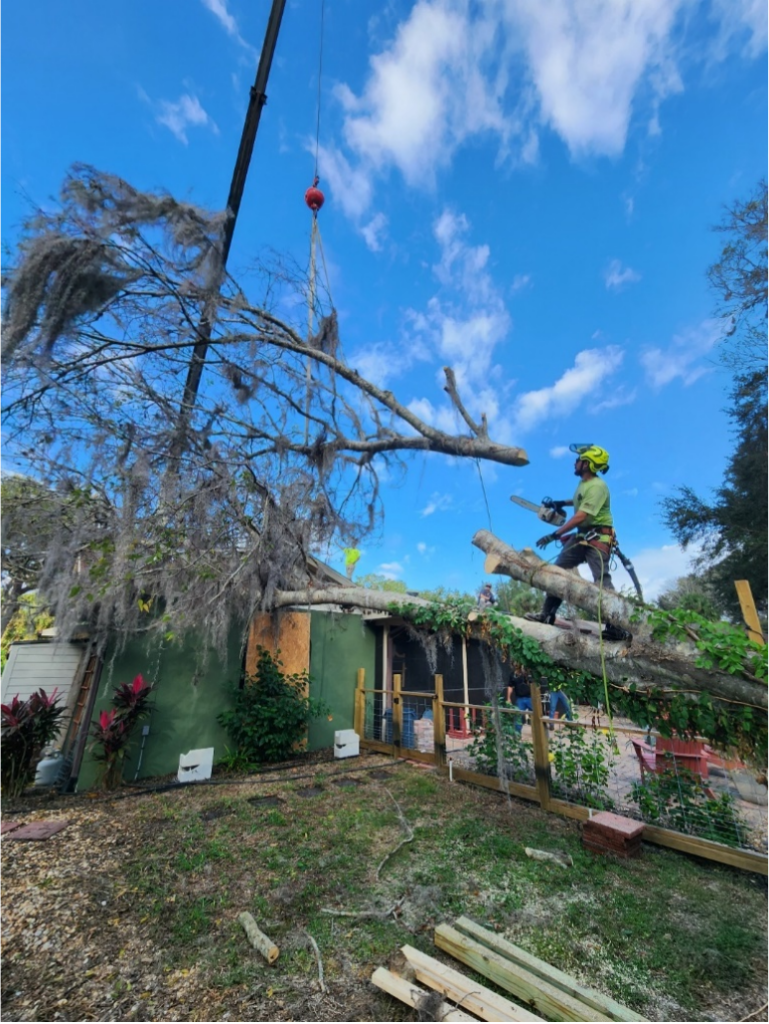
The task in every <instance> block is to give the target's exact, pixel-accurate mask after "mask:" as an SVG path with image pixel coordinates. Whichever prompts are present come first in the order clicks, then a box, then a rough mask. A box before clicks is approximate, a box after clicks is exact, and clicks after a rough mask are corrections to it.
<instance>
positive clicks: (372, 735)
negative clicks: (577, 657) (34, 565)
mask: <svg viewBox="0 0 769 1024" xmlns="http://www.w3.org/2000/svg"><path fill="white" fill-rule="evenodd" d="M433 678H434V689H433V691H432V692H428V693H425V692H424V691H419V692H418V691H409V690H404V689H402V678H401V676H400V675H394V676H393V686H392V690H372V689H367V688H366V679H365V672H364V670H363V669H359V670H358V681H357V688H356V693H355V718H354V728H355V731H356V732H357V733H358V735H359V736H360V738H361V740H360V745H361V749H365V750H373V751H377V752H379V753H383V754H390V755H392V756H394V757H407V758H409V759H410V760H414V761H422V762H427V763H430V764H434V765H435V767H436V768H437V769H438V770H439V771H441V772H443V773H445V774H450V775H451V777H452V778H453V779H454V780H455V781H457V782H465V783H470V784H472V785H475V786H482V787H484V788H486V789H492V790H495V791H498V792H501V793H509V794H510V795H511V796H515V797H518V798H521V799H523V800H530V801H532V802H534V803H537V804H539V805H540V807H541V808H542V809H543V810H545V811H548V812H551V813H554V814H560V815H562V816H564V817H568V818H575V819H577V820H579V821H585V820H587V819H588V818H589V817H590V816H591V815H592V814H593V813H595V812H594V811H593V810H591V808H589V807H586V806H582V805H581V804H578V803H571V802H569V801H567V800H562V799H558V798H557V797H556V796H554V795H553V792H552V779H551V766H550V750H549V743H548V730H547V728H546V725H545V720H544V718H543V715H542V701H541V697H540V692H539V687H537V686H532V687H531V697H532V712H531V734H532V743H533V760H534V784H533V785H530V784H524V783H521V782H513V781H508V780H507V779H502V778H499V777H498V776H496V775H486V774H483V773H482V772H477V771H473V770H471V769H469V768H466V767H461V766H458V765H456V764H454V763H453V761H452V759H451V756H450V754H449V753H448V752H447V745H446V737H447V729H446V723H447V721H449V722H450V723H451V722H454V723H456V721H457V719H459V721H460V722H461V723H462V725H463V727H464V726H465V724H466V723H468V722H469V721H470V720H471V717H472V714H473V713H474V712H475V713H476V714H478V715H480V716H484V715H488V714H489V713H490V709H489V708H488V707H479V706H477V705H475V706H473V705H470V704H467V705H465V704H462V703H456V702H450V701H446V700H444V692H443V676H442V675H436V676H434V677H433ZM407 699H408V703H407ZM415 703H416V704H417V706H419V704H421V705H422V707H423V709H424V710H423V714H422V716H421V717H420V718H419V719H418V721H419V722H420V723H421V724H420V726H419V737H418V736H417V730H416V722H415V720H414V718H413V717H412V716H413V705H414V704H415ZM409 705H411V710H410V708H409ZM427 712H429V716H428V714H427ZM508 713H509V712H508ZM483 720H484V719H483V718H481V719H480V721H481V722H482V721H483ZM430 721H431V722H432V728H430V726H429V725H427V723H429V722H430ZM566 724H567V725H568V724H569V723H566ZM425 728H428V729H430V742H429V744H426V743H421V742H420V741H421V740H423V739H424V729H425ZM634 731H635V730H634ZM637 731H638V732H639V733H642V730H637ZM420 745H422V746H424V747H429V748H430V749H419V746H420ZM643 838H644V840H645V841H646V842H650V843H655V844H656V845H658V846H664V847H668V848H669V849H673V850H679V851H680V852H683V853H688V854H693V855H694V856H697V857H704V858H706V859H708V860H714V861H718V862H719V863H721V864H728V865H731V866H733V867H737V868H741V869H743V870H746V871H753V872H756V873H758V874H763V875H766V874H767V873H768V871H767V867H768V863H767V857H766V856H765V855H763V854H761V853H757V852H754V851H752V850H745V849H735V848H733V847H731V846H726V845H724V844H722V843H718V842H713V841H712V840H709V839H702V838H699V837H697V836H692V835H687V834H685V833H683V832H677V831H674V830H672V829H668V828H661V827H659V826H656V825H650V824H644V833H643Z"/></svg>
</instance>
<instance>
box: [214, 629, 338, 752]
mask: <svg viewBox="0 0 769 1024" xmlns="http://www.w3.org/2000/svg"><path fill="white" fill-rule="evenodd" d="M258 652H259V653H258V659H257V664H256V673H255V674H254V675H253V676H249V677H248V678H247V679H246V681H245V685H244V686H242V687H241V688H240V689H238V690H237V691H236V692H235V701H234V707H232V708H231V709H228V710H227V711H222V712H221V714H219V715H218V716H217V721H218V722H219V723H220V724H221V725H223V726H224V728H225V729H226V730H227V732H228V733H229V735H230V738H231V739H232V741H233V742H234V744H235V751H236V753H237V754H238V755H241V756H242V758H243V759H244V761H245V762H253V763H255V764H273V763H275V762H276V761H286V760H288V759H289V758H291V757H293V756H295V755H296V754H297V752H298V750H297V747H298V744H300V743H301V741H302V740H303V739H304V738H305V735H306V733H307V727H308V726H309V724H310V722H311V721H312V720H313V719H314V718H320V716H321V715H324V714H328V710H329V709H328V707H327V705H326V704H324V703H323V702H322V701H318V700H314V699H313V698H311V697H308V696H306V693H307V687H308V686H309V676H308V675H307V673H306V672H300V673H297V674H296V675H286V674H285V673H284V672H283V671H282V668H283V666H282V663H281V662H280V660H279V659H278V658H273V657H272V656H271V655H270V653H269V651H266V650H265V649H264V648H263V647H259V648H258ZM278 653H280V652H278Z"/></svg>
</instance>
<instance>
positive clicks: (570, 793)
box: [550, 726, 614, 811]
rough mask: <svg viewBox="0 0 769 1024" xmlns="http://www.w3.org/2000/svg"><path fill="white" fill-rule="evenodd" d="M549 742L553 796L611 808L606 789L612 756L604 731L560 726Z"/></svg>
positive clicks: (604, 808) (591, 805) (603, 808)
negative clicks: (552, 773)
mask: <svg viewBox="0 0 769 1024" xmlns="http://www.w3.org/2000/svg"><path fill="white" fill-rule="evenodd" d="M554 736H555V738H554V739H551V741H550V761H551V764H552V766H553V772H554V778H553V795H554V796H559V797H562V798H564V799H566V800H572V801H574V802H575V803H579V804H583V805H584V806H585V807H593V808H595V809H596V810H602V811H610V810H612V809H613V808H614V801H613V800H612V799H611V797H610V796H609V794H608V793H607V792H606V788H607V786H608V784H609V779H610V778H611V771H612V768H613V766H614V759H613V757H612V755H611V753H610V750H609V748H608V747H607V745H606V743H605V742H604V738H603V734H602V733H600V732H596V731H595V730H590V731H589V735H588V730H587V729H585V728H584V727H582V726H574V727H571V728H566V727H564V728H561V729H559V730H558V731H557V732H556V733H554Z"/></svg>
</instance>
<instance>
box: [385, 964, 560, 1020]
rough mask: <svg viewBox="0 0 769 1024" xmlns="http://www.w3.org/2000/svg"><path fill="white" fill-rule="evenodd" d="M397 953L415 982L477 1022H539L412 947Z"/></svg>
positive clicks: (532, 1015)
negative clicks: (406, 964) (464, 1010)
mask: <svg viewBox="0 0 769 1024" xmlns="http://www.w3.org/2000/svg"><path fill="white" fill-rule="evenodd" d="M401 952H402V953H403V955H404V956H405V957H406V959H407V960H408V962H409V963H410V964H411V966H412V967H413V968H414V970H415V972H416V976H417V979H418V980H419V981H423V982H424V983H425V985H429V986H430V988H434V989H437V990H438V991H440V992H443V993H444V994H445V995H446V996H447V997H448V998H449V999H452V1000H453V1001H454V1002H455V1003H461V1004H462V1006H464V1008H465V1009H466V1010H470V1012H471V1013H474V1014H475V1016H476V1017H480V1018H481V1020H489V1021H508V1020H509V1021H541V1020H542V1018H541V1017H538V1016H537V1015H536V1014H534V1013H531V1011H530V1010H527V1009H525V1007H523V1006H518V1004H517V1003H513V1002H511V1001H510V1000H509V999H505V997H504V996H501V995H499V993H497V992H492V991H491V989H490V988H486V986H485V985H479V984H478V983H477V982H475V981H472V980H471V979H470V978H466V977H465V976H464V974H460V972H459V971H455V970H454V968H453V967H447V966H446V965H445V964H442V963H441V962H440V960H436V959H435V957H432V956H428V955H427V953H422V952H420V951H419V950H418V949H414V947H413V946H403V947H402V948H401Z"/></svg>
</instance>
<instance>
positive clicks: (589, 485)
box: [574, 476, 614, 529]
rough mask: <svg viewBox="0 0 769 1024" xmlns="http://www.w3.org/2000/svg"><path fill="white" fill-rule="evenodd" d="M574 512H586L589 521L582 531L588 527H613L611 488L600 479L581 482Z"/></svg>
mask: <svg viewBox="0 0 769 1024" xmlns="http://www.w3.org/2000/svg"><path fill="white" fill-rule="evenodd" d="M574 511H575V512H585V513H586V514H587V519H586V520H585V521H584V523H583V524H582V527H580V529H584V527H587V526H613V525H614V519H613V518H612V514H611V500H610V498H609V488H608V487H607V486H606V484H605V483H604V482H603V480H599V479H598V477H597V476H596V477H593V478H592V479H591V480H580V482H579V486H578V487H577V489H576V491H575V492H574Z"/></svg>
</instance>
